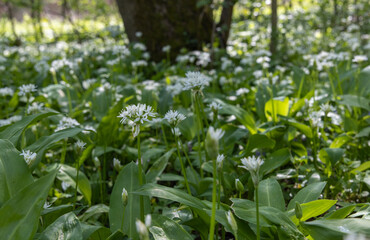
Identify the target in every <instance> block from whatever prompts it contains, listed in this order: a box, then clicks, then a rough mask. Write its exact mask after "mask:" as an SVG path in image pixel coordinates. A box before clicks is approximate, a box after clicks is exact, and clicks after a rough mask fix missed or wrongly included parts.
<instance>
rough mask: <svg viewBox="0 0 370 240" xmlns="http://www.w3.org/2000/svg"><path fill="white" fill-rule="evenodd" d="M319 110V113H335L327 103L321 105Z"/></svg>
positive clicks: (333, 108)
mask: <svg viewBox="0 0 370 240" xmlns="http://www.w3.org/2000/svg"><path fill="white" fill-rule="evenodd" d="M320 109H321V111H323V112H325V113H328V112H334V111H335V107H333V106H332V105H330V104H329V103H325V104H321V105H320Z"/></svg>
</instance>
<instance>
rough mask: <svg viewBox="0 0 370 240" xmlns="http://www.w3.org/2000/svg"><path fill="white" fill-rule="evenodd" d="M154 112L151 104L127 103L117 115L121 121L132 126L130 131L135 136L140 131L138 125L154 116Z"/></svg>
mask: <svg viewBox="0 0 370 240" xmlns="http://www.w3.org/2000/svg"><path fill="white" fill-rule="evenodd" d="M155 116H156V113H155V112H153V109H152V107H151V106H147V105H146V104H140V103H139V104H137V105H129V106H127V107H126V108H125V109H123V110H122V111H121V113H120V114H119V115H118V116H117V117H119V118H122V119H121V121H120V122H121V123H122V124H124V123H127V124H128V125H129V126H131V127H132V133H133V136H134V137H137V136H138V135H139V133H140V126H141V124H144V122H149V121H150V120H151V118H153V117H155Z"/></svg>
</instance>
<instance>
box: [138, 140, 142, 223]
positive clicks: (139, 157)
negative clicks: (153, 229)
mask: <svg viewBox="0 0 370 240" xmlns="http://www.w3.org/2000/svg"><path fill="white" fill-rule="evenodd" d="M137 155H138V166H139V183H140V186H141V185H143V177H142V171H143V170H142V169H143V167H142V165H141V151H140V134H139V135H138V136H137ZM140 220H141V221H142V222H144V197H143V196H140Z"/></svg>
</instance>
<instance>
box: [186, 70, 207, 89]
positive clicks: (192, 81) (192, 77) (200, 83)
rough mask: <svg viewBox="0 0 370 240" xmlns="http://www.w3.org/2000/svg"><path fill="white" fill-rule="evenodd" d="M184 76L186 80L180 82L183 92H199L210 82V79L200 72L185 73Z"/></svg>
mask: <svg viewBox="0 0 370 240" xmlns="http://www.w3.org/2000/svg"><path fill="white" fill-rule="evenodd" d="M185 75H186V78H185V79H184V80H183V82H182V84H183V87H184V90H190V89H192V90H194V91H200V90H203V88H204V87H205V86H208V85H209V82H210V81H211V78H210V77H207V76H205V75H204V74H202V73H200V72H187V73H186V74H185Z"/></svg>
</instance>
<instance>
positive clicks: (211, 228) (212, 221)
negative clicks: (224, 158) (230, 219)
mask: <svg viewBox="0 0 370 240" xmlns="http://www.w3.org/2000/svg"><path fill="white" fill-rule="evenodd" d="M212 161H213V186H212V215H211V225H210V227H209V238H208V239H209V240H213V239H214V232H215V225H216V221H215V220H216V198H217V193H216V189H217V184H216V181H217V163H216V159H213V160H212Z"/></svg>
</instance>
